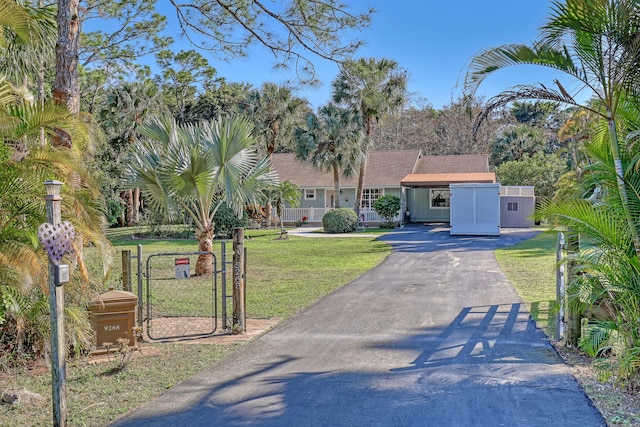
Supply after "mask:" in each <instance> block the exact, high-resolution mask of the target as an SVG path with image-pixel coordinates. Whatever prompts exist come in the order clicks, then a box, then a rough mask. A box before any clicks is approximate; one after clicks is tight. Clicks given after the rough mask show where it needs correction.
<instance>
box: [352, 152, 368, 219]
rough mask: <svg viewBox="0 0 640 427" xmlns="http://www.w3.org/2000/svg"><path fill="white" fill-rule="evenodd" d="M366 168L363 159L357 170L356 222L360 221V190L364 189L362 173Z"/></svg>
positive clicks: (365, 162)
mask: <svg viewBox="0 0 640 427" xmlns="http://www.w3.org/2000/svg"><path fill="white" fill-rule="evenodd" d="M366 169H367V161H366V160H365V161H363V162H362V164H361V165H360V171H359V172H358V188H356V206H355V208H354V209H355V211H356V215H358V222H360V204H361V203H362V190H363V189H364V174H365V171H366Z"/></svg>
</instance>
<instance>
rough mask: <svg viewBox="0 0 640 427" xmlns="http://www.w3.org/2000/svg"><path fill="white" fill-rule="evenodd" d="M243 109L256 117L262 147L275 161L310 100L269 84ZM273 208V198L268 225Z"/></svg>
mask: <svg viewBox="0 0 640 427" xmlns="http://www.w3.org/2000/svg"><path fill="white" fill-rule="evenodd" d="M241 110H242V111H243V112H244V113H245V114H246V115H247V116H248V117H252V118H253V121H254V123H255V126H256V135H258V138H259V141H260V145H261V148H262V149H263V150H265V152H266V154H267V156H268V157H269V161H271V158H272V156H273V153H275V152H276V151H277V150H278V148H279V147H280V146H282V145H285V146H286V145H290V141H291V140H292V138H293V131H294V129H295V125H296V123H298V122H299V121H300V118H301V117H302V114H303V113H304V112H306V111H307V101H306V100H304V99H302V98H298V97H296V96H294V95H293V93H292V92H291V89H289V88H288V87H286V86H281V85H278V84H276V83H269V82H267V83H264V84H263V85H262V87H261V88H260V90H255V91H253V92H251V93H250V95H249V97H248V99H247V101H246V102H245V103H243V105H242V108H241ZM271 209H272V206H271V199H267V212H266V215H267V226H270V225H271Z"/></svg>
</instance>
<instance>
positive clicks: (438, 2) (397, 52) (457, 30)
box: [168, 0, 571, 108]
mask: <svg viewBox="0 0 640 427" xmlns="http://www.w3.org/2000/svg"><path fill="white" fill-rule="evenodd" d="M351 3H354V4H368V5H370V6H372V7H373V8H374V9H376V10H377V13H376V14H375V15H374V16H373V21H372V25H371V27H370V28H368V29H366V30H365V31H363V32H362V33H361V34H360V38H361V39H363V40H364V41H365V42H366V46H365V47H363V48H362V49H361V50H359V51H358V53H357V55H356V56H357V57H377V58H382V57H386V58H389V59H393V60H395V61H396V62H398V64H399V65H400V66H401V67H403V68H405V69H406V70H407V71H408V73H409V90H410V91H412V92H415V93H417V95H419V96H421V97H423V98H426V100H427V101H428V103H429V104H431V105H432V106H433V107H435V108H441V107H442V106H444V105H447V104H449V103H450V102H451V101H452V100H455V99H456V98H458V97H459V96H460V94H461V85H462V82H463V79H464V73H465V70H466V66H467V64H468V63H469V60H470V59H471V58H472V57H473V56H474V54H476V53H478V52H479V51H481V50H482V49H485V48H489V47H495V46H499V45H502V44H507V43H528V42H531V41H533V40H535V39H536V38H537V35H538V29H539V27H540V26H541V25H542V23H543V22H544V20H545V17H546V16H548V14H549V12H550V5H551V1H549V0H533V1H524V0H485V1H477V0H450V1H442V0H396V1H390V0H369V1H368V2H367V3H365V1H362V2H361V0H352V1H351ZM168 16H169V18H170V19H172V17H173V14H172V13H170V14H169V15H168ZM174 28H175V27H174ZM173 36H174V38H175V39H176V40H177V43H178V46H179V48H181V49H190V48H191V47H189V46H188V45H187V44H186V43H184V42H183V43H180V40H181V38H180V36H178V35H176V34H174V35H173ZM202 53H203V55H205V56H207V55H208V54H207V53H206V52H202ZM207 59H209V61H210V63H211V65H213V66H214V67H216V69H217V70H218V76H221V77H225V78H226V79H227V80H228V81H244V82H249V83H251V84H253V85H254V86H255V87H259V86H260V85H261V84H262V83H263V82H267V81H271V82H276V83H284V82H286V81H287V80H288V79H290V78H292V77H293V74H292V72H289V73H287V72H284V71H281V70H274V69H273V66H274V64H275V63H276V61H275V60H274V58H273V56H272V55H271V54H270V53H269V52H267V51H266V49H261V48H260V47H256V48H253V49H251V51H250V54H249V56H248V57H247V58H240V59H236V60H232V61H229V62H223V61H220V60H219V59H216V58H214V57H210V56H207ZM314 64H315V66H316V70H317V71H318V74H319V76H320V79H321V81H322V86H321V87H320V88H309V89H305V90H302V91H300V92H299V93H298V95H300V96H304V97H306V98H307V99H309V101H310V103H311V104H312V105H313V106H314V107H319V106H320V105H322V104H324V103H325V102H327V101H328V100H329V99H330V97H331V88H330V83H331V81H332V80H333V79H334V77H335V76H336V75H337V73H338V67H337V65H336V64H334V63H332V62H329V61H325V60H322V59H319V58H318V59H317V60H314ZM555 77H559V76H556V75H554V74H552V73H551V72H541V71H540V68H539V67H515V68H513V69H510V70H502V71H499V72H497V73H496V74H495V75H493V76H491V77H489V78H488V79H487V80H486V81H485V82H484V83H483V84H482V85H481V87H480V91H479V95H481V96H484V97H485V98H488V97H491V96H493V95H496V94H498V93H499V92H500V91H502V90H504V89H507V88H509V87H510V86H512V85H514V84H519V83H520V84H522V83H539V82H542V83H545V84H547V83H551V82H552V81H553V78H555ZM561 80H562V79H561ZM568 86H569V87H571V85H568Z"/></svg>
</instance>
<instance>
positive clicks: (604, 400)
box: [496, 231, 640, 426]
mask: <svg viewBox="0 0 640 427" xmlns="http://www.w3.org/2000/svg"><path fill="white" fill-rule="evenodd" d="M557 239H558V237H557V233H555V232H550V231H547V232H544V233H541V234H539V235H538V236H537V237H535V238H533V239H529V240H526V241H524V242H520V243H518V244H516V245H513V246H507V247H505V248H502V249H498V250H497V251H496V258H497V260H498V262H499V263H500V267H501V268H502V270H503V271H504V272H505V274H506V275H507V277H508V278H509V281H510V282H511V283H512V284H513V286H514V287H515V289H516V290H517V291H518V294H519V295H520V297H521V298H522V300H523V301H524V302H525V303H526V304H527V308H528V309H529V311H530V313H531V316H532V317H533V319H534V320H535V321H536V322H537V323H538V326H539V327H541V328H543V329H544V331H545V333H546V334H547V335H548V336H549V337H551V339H552V340H553V337H554V335H555V316H556V313H557V312H558V305H557V304H556V285H555V268H556V262H555V246H556V243H557ZM585 330H588V328H585ZM555 346H556V349H557V350H558V352H559V353H560V355H561V356H562V358H563V359H564V360H565V361H566V362H567V363H568V364H569V365H570V367H571V370H572V373H573V375H574V376H575V377H576V379H577V380H578V381H579V382H580V384H581V385H582V387H583V389H584V390H585V392H586V393H587V395H588V396H589V398H590V399H591V400H592V401H593V402H594V404H595V405H596V406H597V408H598V409H599V410H600V412H602V414H603V415H604V417H605V419H606V420H607V425H609V426H635V425H640V399H639V398H638V395H637V393H630V392H628V391H627V390H625V389H624V388H620V387H617V386H616V385H615V376H613V375H611V373H612V372H614V371H615V359H612V358H610V357H607V358H601V359H597V360H596V361H595V363H593V362H594V359H593V358H591V357H586V356H585V355H584V353H583V352H581V351H579V350H578V349H576V348H574V347H566V346H564V345H561V343H558V342H555Z"/></svg>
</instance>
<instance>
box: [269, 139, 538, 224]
mask: <svg viewBox="0 0 640 427" xmlns="http://www.w3.org/2000/svg"><path fill="white" fill-rule="evenodd" d="M272 164H273V167H274V169H275V170H276V171H277V172H278V175H279V177H280V181H287V180H288V181H291V182H293V183H295V184H297V185H298V186H299V187H300V188H301V190H302V200H301V204H300V207H299V208H296V209H292V208H287V209H285V213H284V218H283V220H284V221H285V223H295V222H299V221H302V220H303V219H305V221H306V222H316V223H317V222H320V221H321V220H322V216H323V215H324V214H325V213H326V212H327V211H329V210H330V209H332V208H333V207H335V206H336V203H338V202H339V205H340V207H349V208H353V207H354V206H355V193H356V188H357V184H358V176H357V175H356V176H353V177H348V178H347V177H344V176H342V175H341V176H340V189H339V193H338V194H336V191H335V188H334V180H333V174H332V173H331V172H323V171H320V170H318V169H315V168H313V167H312V166H311V165H310V164H309V163H304V162H301V161H299V160H297V159H296V157H295V156H294V155H293V154H274V155H273V157H272ZM495 183H496V175H495V173H494V172H489V159H488V156H487V155H484V154H468V155H446V156H424V155H422V153H421V152H420V150H398V151H374V152H371V153H370V154H369V159H368V163H367V169H366V174H365V178H364V188H363V195H362V204H361V208H360V212H361V216H362V221H363V222H364V223H376V222H379V221H381V220H382V219H381V218H380V217H378V215H377V214H376V213H375V211H374V210H373V203H374V202H375V200H376V199H377V198H378V197H380V196H383V195H386V194H393V195H396V196H398V197H400V200H401V201H402V210H401V214H400V215H399V216H398V218H397V219H396V220H398V221H411V222H450V215H451V212H450V207H451V202H450V198H451V193H450V189H449V186H450V185H451V184H495ZM509 188H511V187H509ZM532 191H533V190H532V189H531V192H529V191H527V192H526V194H527V196H529V194H532ZM504 194H505V195H506V194H507V192H506V191H505V192H504ZM509 194H513V191H511V192H509ZM514 197H515V196H514ZM518 197H520V194H519V193H518ZM524 200H525V199H519V200H518V201H516V200H511V204H510V205H505V206H506V208H505V209H507V208H508V207H509V206H510V207H511V208H512V209H513V208H514V206H515V205H514V202H520V203H521V205H522V206H523V208H524V207H526V209H528V206H529V199H527V201H526V203H523V202H524ZM526 209H523V210H521V211H520V212H519V215H520V216H522V215H526V216H529V215H530V214H531V213H533V211H530V212H529V211H528V210H526ZM512 214H513V212H512ZM511 216H513V215H511ZM526 216H525V218H526ZM511 223H513V224H522V226H525V225H524V224H525V223H526V224H528V222H527V221H525V220H523V219H521V218H520V219H515V218H512V219H511Z"/></svg>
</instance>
